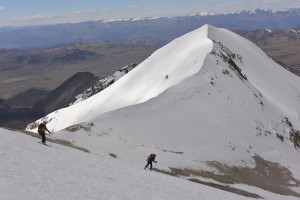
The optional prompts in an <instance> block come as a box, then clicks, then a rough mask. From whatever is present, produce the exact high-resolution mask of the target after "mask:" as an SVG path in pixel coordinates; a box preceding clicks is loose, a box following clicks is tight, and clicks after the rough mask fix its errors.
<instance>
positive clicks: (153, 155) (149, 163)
mask: <svg viewBox="0 0 300 200" xmlns="http://www.w3.org/2000/svg"><path fill="white" fill-rule="evenodd" d="M155 157H156V155H155V154H150V155H149V156H148V158H147V165H146V166H145V168H144V169H146V168H147V167H148V166H149V165H150V171H151V170H152V162H155V163H157V161H155Z"/></svg>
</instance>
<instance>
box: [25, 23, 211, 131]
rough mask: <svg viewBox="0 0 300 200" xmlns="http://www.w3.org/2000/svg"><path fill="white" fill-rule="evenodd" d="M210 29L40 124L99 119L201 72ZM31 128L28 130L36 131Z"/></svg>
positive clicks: (178, 42) (161, 52)
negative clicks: (107, 113)
mask: <svg viewBox="0 0 300 200" xmlns="http://www.w3.org/2000/svg"><path fill="white" fill-rule="evenodd" d="M207 29H208V26H203V27H202V28H200V29H198V30H195V31H193V32H190V33H188V34H186V35H184V36H182V37H180V38H178V39H176V40H174V41H173V42H171V43H169V44H168V45H166V46H165V47H163V48H161V49H159V50H157V51H156V52H155V53H154V54H153V55H151V56H150V57H149V58H148V59H146V60H145V61H144V62H143V63H141V64H140V65H139V66H137V67H136V68H135V69H133V70H132V71H131V72H130V73H128V74H127V75H126V76H124V77H122V78H121V79H120V80H118V82H116V83H115V84H113V85H112V86H110V87H109V88H107V89H105V90H103V91H102V92H100V93H99V94H97V95H95V96H93V97H92V98H89V99H87V100H86V101H84V102H81V103H78V104H75V105H73V106H70V107H68V108H64V109H61V110H59V111H56V112H53V113H51V114H49V115H48V116H46V117H45V118H43V119H41V120H39V121H44V120H45V121H48V127H49V128H50V130H51V131H59V130H62V129H64V128H66V127H68V126H71V125H74V124H78V123H82V122H86V121H90V120H93V119H96V118H97V117H98V116H99V115H101V114H103V113H105V112H109V111H112V110H116V109H118V108H122V107H125V106H130V105H135V104H138V103H142V102H145V101H147V100H149V99H151V98H153V97H156V96H158V95H159V94H161V93H162V92H163V91H165V90H167V89H168V88H170V87H171V86H173V85H176V84H178V83H179V82H181V81H182V80H184V79H185V78H187V77H189V76H191V75H193V74H195V73H197V72H199V70H200V69H201V67H202V64H203V61H204V59H205V57H206V55H207V54H208V53H209V52H210V51H211V50H212V47H213V43H212V41H211V40H209V39H208V38H207V33H208V31H207ZM35 129H36V126H35V125H33V126H29V127H28V128H27V130H35Z"/></svg>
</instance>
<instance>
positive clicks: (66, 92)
mask: <svg viewBox="0 0 300 200" xmlns="http://www.w3.org/2000/svg"><path fill="white" fill-rule="evenodd" d="M97 81H99V78H98V77H96V76H95V75H94V74H92V73H89V72H78V73H76V74H75V75H74V76H72V77H71V78H69V79H67V80H66V81H65V82H63V83H62V84H61V85H59V86H58V87H57V88H56V89H55V90H53V91H52V92H50V93H49V94H48V95H47V96H45V97H44V98H42V99H41V100H40V101H38V102H37V103H36V104H35V106H34V109H37V110H43V111H44V112H45V113H50V112H52V111H55V110H58V109H60V108H64V107H67V106H69V104H70V102H72V101H73V100H74V99H75V97H76V96H77V95H78V94H80V93H82V91H84V90H85V89H87V88H89V87H91V86H93V85H95V84H96V82H97Z"/></svg>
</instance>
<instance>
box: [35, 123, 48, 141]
mask: <svg viewBox="0 0 300 200" xmlns="http://www.w3.org/2000/svg"><path fill="white" fill-rule="evenodd" d="M46 131H47V132H48V133H49V134H50V131H49V130H48V129H47V126H46V123H41V124H39V126H38V133H39V134H40V136H42V142H43V144H45V143H46V135H45V132H46Z"/></svg>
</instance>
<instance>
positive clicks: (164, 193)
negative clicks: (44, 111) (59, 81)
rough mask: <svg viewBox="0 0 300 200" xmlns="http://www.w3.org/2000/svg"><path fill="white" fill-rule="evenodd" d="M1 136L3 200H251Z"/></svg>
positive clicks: (4, 132) (105, 159)
mask: <svg viewBox="0 0 300 200" xmlns="http://www.w3.org/2000/svg"><path fill="white" fill-rule="evenodd" d="M0 135H1V140H0V151H1V154H0V158H1V165H0V196H1V199H2V200H20V199H24V200H53V199H55V200H71V199H72V200H73V199H85V200H94V199H106V200H109V199H124V200H125V199H128V200H135V199H137V200H140V199H149V200H150V199H165V200H167V199H182V200H183V199H190V200H193V199H195V200H197V199H199V198H200V199H203V200H211V199H219V198H220V197H222V199H224V200H227V199H228V200H234V199H236V200H243V199H249V198H246V197H243V196H240V195H237V194H233V193H228V192H225V191H222V190H218V189H215V188H211V187H208V186H204V185H199V184H196V183H192V182H190V181H187V180H182V179H179V178H176V177H171V176H166V175H163V174H160V173H156V172H150V171H148V170H147V171H145V170H144V169H142V168H138V167H136V166H133V165H130V164H126V163H124V162H121V161H119V160H116V159H112V158H108V157H105V156H103V155H100V156H99V155H94V154H89V153H85V152H82V151H79V150H75V149H71V148H68V147H65V146H62V145H58V144H55V143H51V147H47V146H44V145H42V144H38V143H37V138H33V137H30V136H28V135H25V134H22V133H18V132H12V131H8V130H5V129H2V128H0ZM11 144H15V145H11ZM21 152H22V153H21ZM41 154H42V156H41ZM261 192H262V193H263V194H266V195H268V196H270V197H272V198H273V199H274V197H275V198H276V196H274V195H272V194H268V193H266V192H263V191H261Z"/></svg>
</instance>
